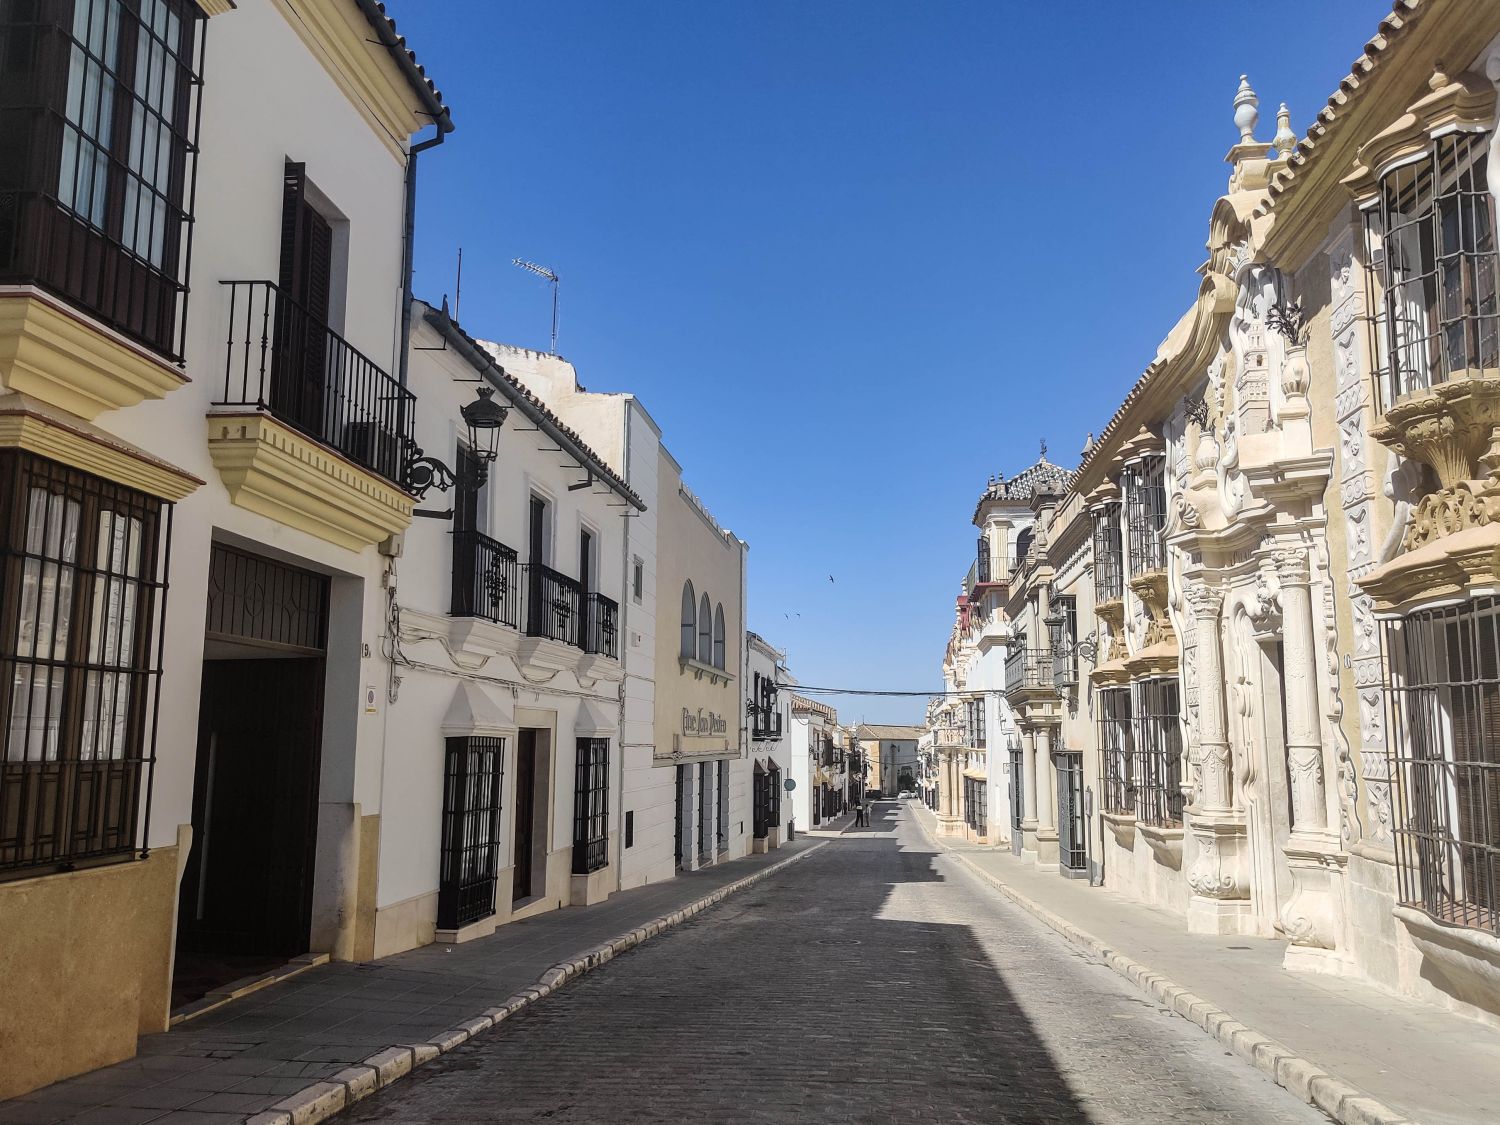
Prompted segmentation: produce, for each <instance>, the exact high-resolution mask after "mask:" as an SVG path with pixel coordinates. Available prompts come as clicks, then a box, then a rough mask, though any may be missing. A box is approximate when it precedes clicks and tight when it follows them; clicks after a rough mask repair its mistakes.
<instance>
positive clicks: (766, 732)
mask: <svg viewBox="0 0 1500 1125" xmlns="http://www.w3.org/2000/svg"><path fill="white" fill-rule="evenodd" d="M753 685H754V686H753V688H752V694H751V696H750V703H749V711H750V738H751V740H752V741H755V742H774V741H776V740H778V739H779V738H781V708H780V706H779V705H778V701H777V698H778V696H779V695H780V689H779V688H777V686H776V681H775V679H773V678H772V677H770V676H762V675H761V674H760V673H759V672H756V673H755V678H754V681H753Z"/></svg>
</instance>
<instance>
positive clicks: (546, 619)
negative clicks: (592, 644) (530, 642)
mask: <svg viewBox="0 0 1500 1125" xmlns="http://www.w3.org/2000/svg"><path fill="white" fill-rule="evenodd" d="M526 586H527V599H526V604H527V612H526V635H527V636H528V637H550V638H551V639H552V640H554V641H562V642H563V643H564V644H570V645H573V646H574V647H575V648H581V647H582V637H583V632H582V630H583V606H584V599H583V588H582V587H581V586H580V585H579V584H578V580H577V579H576V578H569V577H568V576H567V575H566V574H561V573H559V572H558V571H555V570H553V569H552V568H551V567H550V566H545V565H544V564H542V563H528V564H527V565H526Z"/></svg>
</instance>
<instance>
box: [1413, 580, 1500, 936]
mask: <svg viewBox="0 0 1500 1125" xmlns="http://www.w3.org/2000/svg"><path fill="white" fill-rule="evenodd" d="M1385 647H1386V656H1387V662H1388V667H1389V669H1390V683H1389V685H1388V691H1387V700H1388V703H1389V711H1390V731H1391V739H1390V743H1389V745H1390V754H1391V766H1392V775H1393V777H1392V780H1393V782H1394V785H1395V793H1394V795H1393V798H1394V807H1395V809H1396V812H1397V814H1398V815H1397V817H1396V824H1395V831H1394V834H1395V840H1396V858H1397V862H1396V869H1397V876H1398V888H1399V894H1400V900H1401V902H1402V903H1404V904H1405V905H1408V906H1411V907H1415V908H1416V909H1418V910H1422V911H1424V912H1426V913H1427V914H1429V915H1431V916H1432V917H1433V918H1436V919H1438V920H1439V921H1442V922H1447V923H1450V924H1453V925H1459V926H1469V927H1472V928H1475V929H1480V930H1487V931H1489V932H1490V933H1492V934H1493V933H1500V599H1496V598H1493V597H1483V598H1475V599H1474V600H1473V601H1471V602H1469V603H1468V604H1466V605H1458V606H1448V607H1444V608H1442V609H1431V610H1424V611H1421V612H1419V613H1413V614H1410V615H1409V616H1407V617H1404V618H1402V619H1401V620H1399V621H1394V622H1391V623H1390V624H1389V625H1387V626H1386V632H1385Z"/></svg>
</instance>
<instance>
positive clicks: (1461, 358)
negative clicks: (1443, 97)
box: [1365, 132, 1500, 411]
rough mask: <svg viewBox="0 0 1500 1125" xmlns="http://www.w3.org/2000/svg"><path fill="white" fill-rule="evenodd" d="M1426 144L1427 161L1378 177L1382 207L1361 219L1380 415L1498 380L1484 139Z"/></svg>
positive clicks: (1499, 312) (1499, 313) (1499, 328)
mask: <svg viewBox="0 0 1500 1125" xmlns="http://www.w3.org/2000/svg"><path fill="white" fill-rule="evenodd" d="M1431 143H1432V147H1431V149H1430V151H1429V152H1428V155H1427V158H1426V159H1425V160H1420V161H1417V162H1415V163H1406V164H1403V165H1401V166H1399V167H1397V168H1393V169H1392V170H1391V171H1389V172H1387V173H1386V174H1385V175H1384V176H1383V177H1381V180H1380V190H1379V197H1378V205H1377V206H1375V207H1372V208H1370V209H1369V210H1368V211H1366V213H1365V238H1366V245H1367V247H1368V252H1369V260H1370V262H1371V265H1372V270H1371V271H1370V274H1368V275H1367V277H1368V278H1369V280H1370V282H1371V290H1372V291H1371V294H1370V297H1371V300H1370V302H1369V304H1370V308H1371V309H1372V311H1373V312H1374V326H1375V333H1376V338H1377V340H1376V346H1375V347H1374V348H1373V349H1372V353H1373V354H1374V355H1376V357H1377V359H1378V360H1380V361H1382V366H1383V368H1384V369H1383V370H1381V371H1379V372H1378V373H1377V375H1376V378H1375V383H1376V386H1377V387H1378V388H1379V390H1380V397H1381V400H1382V401H1381V403H1380V408H1381V410H1382V411H1384V410H1386V409H1389V408H1390V407H1391V406H1392V405H1394V404H1395V403H1396V401H1397V400H1399V399H1400V398H1401V397H1402V396H1403V395H1407V394H1410V393H1412V392H1414V391H1421V390H1426V389H1428V388H1430V387H1433V386H1435V385H1437V384H1440V383H1445V382H1448V381H1449V380H1451V379H1455V378H1468V377H1473V376H1480V375H1483V376H1486V377H1490V378H1493V377H1494V376H1495V375H1496V374H1500V372H1497V371H1496V368H1497V367H1500V304H1497V298H1496V286H1497V273H1500V259H1497V256H1496V247H1495V212H1494V201H1493V199H1492V197H1491V194H1490V186H1491V185H1489V184H1488V183H1487V180H1486V167H1485V163H1486V154H1487V153H1488V152H1489V149H1490V135H1489V134H1488V133H1471V132H1449V133H1446V134H1444V135H1442V136H1440V137H1437V138H1435V139H1434V140H1433V141H1432V142H1431ZM1377 271H1378V272H1379V274H1380V276H1381V280H1382V282H1383V284H1382V285H1381V286H1380V291H1379V293H1378V294H1377V293H1376V292H1374V285H1373V281H1374V274H1375V273H1376V272H1377Z"/></svg>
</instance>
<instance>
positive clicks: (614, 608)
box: [583, 591, 620, 660]
mask: <svg viewBox="0 0 1500 1125" xmlns="http://www.w3.org/2000/svg"><path fill="white" fill-rule="evenodd" d="M584 613H585V621H584V626H585V627H584V631H583V651H584V652H592V653H597V654H599V655H600V656H608V657H609V658H610V659H612V660H618V659H619V656H620V626H619V622H620V603H619V602H617V601H615V600H614V599H613V598H607V597H605V596H604V595H603V594H601V593H598V592H597V591H595V592H594V593H591V594H590V595H589V596H588V598H587V599H586V602H585V611H584Z"/></svg>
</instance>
